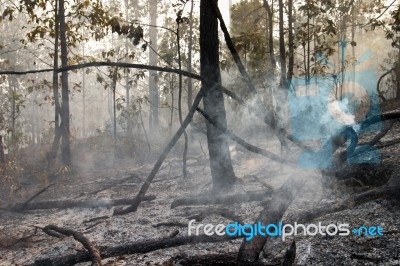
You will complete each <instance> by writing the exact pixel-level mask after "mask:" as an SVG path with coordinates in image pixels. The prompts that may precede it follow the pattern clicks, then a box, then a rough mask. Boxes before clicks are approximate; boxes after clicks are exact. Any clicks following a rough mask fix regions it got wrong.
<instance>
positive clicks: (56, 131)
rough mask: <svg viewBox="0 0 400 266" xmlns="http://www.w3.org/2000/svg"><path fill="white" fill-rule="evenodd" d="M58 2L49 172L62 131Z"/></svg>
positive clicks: (56, 2) (56, 3)
mask: <svg viewBox="0 0 400 266" xmlns="http://www.w3.org/2000/svg"><path fill="white" fill-rule="evenodd" d="M58 4H59V2H58V1H55V3H54V5H55V6H54V21H55V23H54V59H53V69H54V70H53V98H54V139H53V144H52V145H51V150H50V151H49V152H48V153H47V162H48V166H47V172H49V173H50V172H52V171H53V166H54V161H55V159H56V157H57V150H58V146H59V144H60V139H61V131H60V113H61V106H60V99H59V94H58V73H57V71H56V70H57V69H58V38H59V36H58V34H59V23H60V20H59V16H58Z"/></svg>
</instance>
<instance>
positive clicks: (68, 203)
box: [1, 195, 156, 212]
mask: <svg viewBox="0 0 400 266" xmlns="http://www.w3.org/2000/svg"><path fill="white" fill-rule="evenodd" d="M155 198H156V196H153V195H150V196H145V197H144V199H143V200H144V201H152V200H154V199H155ZM132 202H133V200H132V199H89V200H83V201H78V200H58V201H41V202H32V203H29V204H27V205H26V204H25V203H22V204H16V205H14V206H11V207H7V208H5V209H1V210H2V211H15V212H22V211H28V210H40V209H42V210H46V209H68V208H100V207H113V206H117V205H130V204H132Z"/></svg>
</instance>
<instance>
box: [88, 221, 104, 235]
mask: <svg viewBox="0 0 400 266" xmlns="http://www.w3.org/2000/svg"><path fill="white" fill-rule="evenodd" d="M104 222H105V221H97V222H95V223H94V224H92V225H89V226H88V227H86V228H85V232H87V231H89V230H90V229H92V228H94V227H96V226H98V225H99V224H102V223H104Z"/></svg>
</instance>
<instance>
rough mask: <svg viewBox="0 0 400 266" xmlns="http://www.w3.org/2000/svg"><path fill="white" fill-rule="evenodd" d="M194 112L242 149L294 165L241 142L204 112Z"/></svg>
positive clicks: (198, 110)
mask: <svg viewBox="0 0 400 266" xmlns="http://www.w3.org/2000/svg"><path fill="white" fill-rule="evenodd" d="M196 111H197V112H199V113H200V114H201V115H202V116H203V117H204V118H205V119H206V120H207V121H208V122H209V123H210V124H212V125H213V126H214V127H216V128H218V129H220V130H222V131H223V132H224V133H225V134H226V135H227V136H228V137H229V138H230V139H232V140H233V141H235V142H236V143H237V144H239V145H240V146H242V147H243V148H245V149H246V150H248V151H251V152H253V153H257V154H260V155H262V156H264V157H266V158H268V159H271V160H274V161H277V162H280V163H285V164H288V165H293V166H294V165H295V163H294V162H291V161H289V160H286V159H283V158H281V157H279V156H278V155H276V154H274V153H272V152H270V151H267V150H264V149H261V148H259V147H257V146H254V145H252V144H250V143H248V142H246V141H245V140H243V139H242V138H240V137H238V136H237V135H236V134H235V133H233V132H232V131H231V130H229V129H227V128H226V127H224V126H222V125H221V124H219V123H218V122H217V121H215V120H214V119H212V118H211V117H210V116H208V115H207V114H206V113H204V111H203V110H202V109H200V108H196Z"/></svg>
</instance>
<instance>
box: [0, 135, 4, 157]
mask: <svg viewBox="0 0 400 266" xmlns="http://www.w3.org/2000/svg"><path fill="white" fill-rule="evenodd" d="M4 162H5V156H4V143H3V136H2V135H0V163H4Z"/></svg>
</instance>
